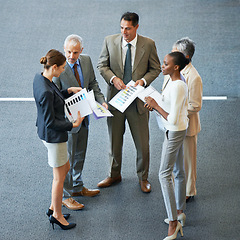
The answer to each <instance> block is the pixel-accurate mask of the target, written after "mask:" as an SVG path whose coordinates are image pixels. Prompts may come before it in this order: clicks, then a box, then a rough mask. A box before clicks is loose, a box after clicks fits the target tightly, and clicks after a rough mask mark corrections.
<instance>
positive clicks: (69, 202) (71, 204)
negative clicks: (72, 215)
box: [62, 198, 84, 210]
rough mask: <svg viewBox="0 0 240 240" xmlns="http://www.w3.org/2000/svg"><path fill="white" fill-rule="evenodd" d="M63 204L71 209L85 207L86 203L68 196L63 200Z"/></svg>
mask: <svg viewBox="0 0 240 240" xmlns="http://www.w3.org/2000/svg"><path fill="white" fill-rule="evenodd" d="M62 205H63V206H65V207H66V208H68V209H70V210H80V209H83V208H84V205H83V204H81V203H79V202H77V201H75V200H74V199H73V198H68V199H66V200H64V201H62Z"/></svg>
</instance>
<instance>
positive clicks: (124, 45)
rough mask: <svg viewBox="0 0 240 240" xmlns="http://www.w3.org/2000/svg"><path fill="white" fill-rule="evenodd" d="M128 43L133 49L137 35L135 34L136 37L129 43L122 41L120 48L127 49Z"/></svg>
mask: <svg viewBox="0 0 240 240" xmlns="http://www.w3.org/2000/svg"><path fill="white" fill-rule="evenodd" d="M128 43H131V45H132V46H133V47H134V48H135V47H136V44H137V34H136V37H135V38H134V39H133V40H132V41H131V42H127V41H125V40H124V39H123V40H122V48H125V47H127V45H128Z"/></svg>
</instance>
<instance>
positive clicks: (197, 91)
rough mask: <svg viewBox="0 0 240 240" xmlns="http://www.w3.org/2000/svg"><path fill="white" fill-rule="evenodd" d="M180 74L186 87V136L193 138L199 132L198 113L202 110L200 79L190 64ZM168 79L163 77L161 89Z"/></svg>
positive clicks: (168, 77)
mask: <svg viewBox="0 0 240 240" xmlns="http://www.w3.org/2000/svg"><path fill="white" fill-rule="evenodd" d="M181 74H182V75H183V76H184V78H185V80H186V83H187V86H188V118H189V126H188V129H187V136H194V135H197V134H198V133H199V132H200V131H201V124H200V116H199V111H200V110H201V108H202V92H203V89H202V79H201V77H200V75H199V74H198V72H197V70H196V68H195V67H194V66H193V65H192V63H191V62H190V63H189V64H188V65H187V66H186V67H185V68H184V69H183V70H182V71H181ZM169 79H170V76H169V75H167V76H165V77H164V82H163V89H164V88H165V85H166V84H167V82H168V80H169Z"/></svg>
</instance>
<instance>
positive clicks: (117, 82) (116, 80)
mask: <svg viewBox="0 0 240 240" xmlns="http://www.w3.org/2000/svg"><path fill="white" fill-rule="evenodd" d="M112 82H113V84H114V87H115V88H116V89H117V90H122V89H125V88H126V85H125V84H124V82H123V81H122V80H121V79H120V78H118V77H115V78H114V79H113V80H112Z"/></svg>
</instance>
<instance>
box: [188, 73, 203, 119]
mask: <svg viewBox="0 0 240 240" xmlns="http://www.w3.org/2000/svg"><path fill="white" fill-rule="evenodd" d="M201 108H202V79H201V77H200V76H199V75H197V76H194V78H192V79H191V80H190V79H189V80H188V115H191V114H194V113H197V112H199V111H200V110H201Z"/></svg>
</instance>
